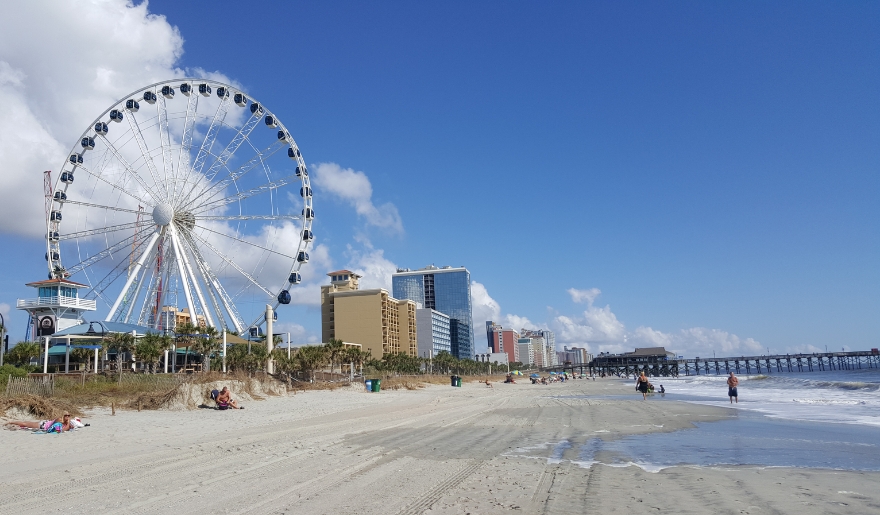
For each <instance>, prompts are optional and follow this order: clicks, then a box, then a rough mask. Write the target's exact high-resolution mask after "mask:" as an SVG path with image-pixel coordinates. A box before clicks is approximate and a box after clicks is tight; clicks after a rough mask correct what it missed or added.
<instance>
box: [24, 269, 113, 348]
mask: <svg viewBox="0 0 880 515" xmlns="http://www.w3.org/2000/svg"><path fill="white" fill-rule="evenodd" d="M25 286H30V287H32V288H36V289H37V297H36V298H30V299H18V301H17V302H16V303H15V307H16V308H17V309H21V310H24V311H27V312H28V313H29V314H30V315H31V318H30V320H31V324H32V325H31V327H30V334H31V335H32V336H31V338H32V339H33V340H38V339H39V338H40V337H43V336H52V335H53V334H55V333H56V332H58V331H61V330H64V329H67V328H68V327H73V326H75V325H79V324H82V323H84V322H85V318H83V317H84V315H85V313H86V311H95V309H97V303H96V301H94V300H90V299H81V298H79V290H80V288H88V286H86V285H85V284H80V283H76V282H73V281H69V280H67V279H47V280H45V281H37V282H33V283H28V284H26V285H25Z"/></svg>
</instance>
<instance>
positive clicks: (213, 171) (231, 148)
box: [205, 109, 263, 181]
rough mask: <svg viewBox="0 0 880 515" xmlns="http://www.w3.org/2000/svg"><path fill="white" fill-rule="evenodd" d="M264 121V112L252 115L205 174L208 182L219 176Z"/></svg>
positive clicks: (258, 111)
mask: <svg viewBox="0 0 880 515" xmlns="http://www.w3.org/2000/svg"><path fill="white" fill-rule="evenodd" d="M262 119H263V112H262V110H260V109H258V110H256V111H254V112H253V113H252V114H251V117H250V118H248V121H247V122H245V124H244V125H242V127H241V128H240V129H239V130H238V132H237V133H236V134H235V136H233V138H232V141H230V142H229V144H228V145H226V148H225V149H223V152H221V153H220V155H219V156H217V159H216V160H215V161H214V163H212V164H211V167H210V168H208V172H207V173H206V174H205V177H206V178H207V179H208V181H212V180H214V177H215V176H216V175H217V172H219V171H220V169H221V168H222V167H224V166H226V163H227V162H228V161H229V160H230V159H231V158H232V156H233V155H235V152H236V151H237V150H238V147H240V146H241V144H242V143H244V142H245V140H247V137H248V136H249V135H250V133H251V131H253V130H254V127H256V126H257V123H259V122H260V120H262Z"/></svg>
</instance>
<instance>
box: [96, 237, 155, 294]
mask: <svg viewBox="0 0 880 515" xmlns="http://www.w3.org/2000/svg"><path fill="white" fill-rule="evenodd" d="M144 244H145V241H142V242H141V243H140V244H134V245H133V246H132V249H131V251H130V252H129V253H128V254H127V255H125V256H122V259H120V260H119V262H118V263H116V266H114V267H113V268H112V269H111V270H110V271H109V272H108V273H107V275H105V276H104V277H103V278H102V279H101V280H100V281H98V282H97V283H96V284H95V285H94V286H93V287H92V289H91V290H89V292H88V294H87V295H92V294H94V295H95V296H97V297H100V298H101V299H104V300H106V299H105V297H104V295H103V294H104V291H106V290H107V288H109V287H110V286H111V285H113V284H114V283H115V282H116V280H117V279H119V278H120V277H121V276H122V274H124V273H126V272H128V275H129V276H131V275H132V267H133V265H134V256H136V255H138V253H139V252H141V251H142V250H143V249H144V248H145V247H144ZM126 258H128V259H126ZM126 263H127V267H126ZM123 293H124V292H123Z"/></svg>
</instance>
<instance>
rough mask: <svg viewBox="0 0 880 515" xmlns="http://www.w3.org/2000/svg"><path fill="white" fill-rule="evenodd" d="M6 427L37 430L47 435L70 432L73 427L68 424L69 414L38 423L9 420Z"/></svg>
mask: <svg viewBox="0 0 880 515" xmlns="http://www.w3.org/2000/svg"><path fill="white" fill-rule="evenodd" d="M7 424H8V425H11V426H18V427H19V428H22V429H24V428H27V429H38V430H40V431H45V432H47V433H59V434H60V433H63V432H65V431H70V430H71V429H73V426H72V425H71V423H70V413H67V412H65V413H64V415H62V416H61V417H60V418H56V419H54V420H41V421H39V422H30V421H27V420H10V421H9V422H7Z"/></svg>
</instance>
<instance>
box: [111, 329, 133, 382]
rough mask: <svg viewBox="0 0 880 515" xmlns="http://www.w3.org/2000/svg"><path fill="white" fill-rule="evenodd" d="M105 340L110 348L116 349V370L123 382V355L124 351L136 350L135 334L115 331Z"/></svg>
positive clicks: (120, 380)
mask: <svg viewBox="0 0 880 515" xmlns="http://www.w3.org/2000/svg"><path fill="white" fill-rule="evenodd" d="M105 341H106V345H107V348H108V349H110V350H113V351H116V370H117V371H118V372H119V384H122V357H123V354H124V353H126V352H132V351H134V349H135V341H134V336H133V335H131V334H130V333H113V334H111V335H110V336H108V337H107V339H106V340H105Z"/></svg>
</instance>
